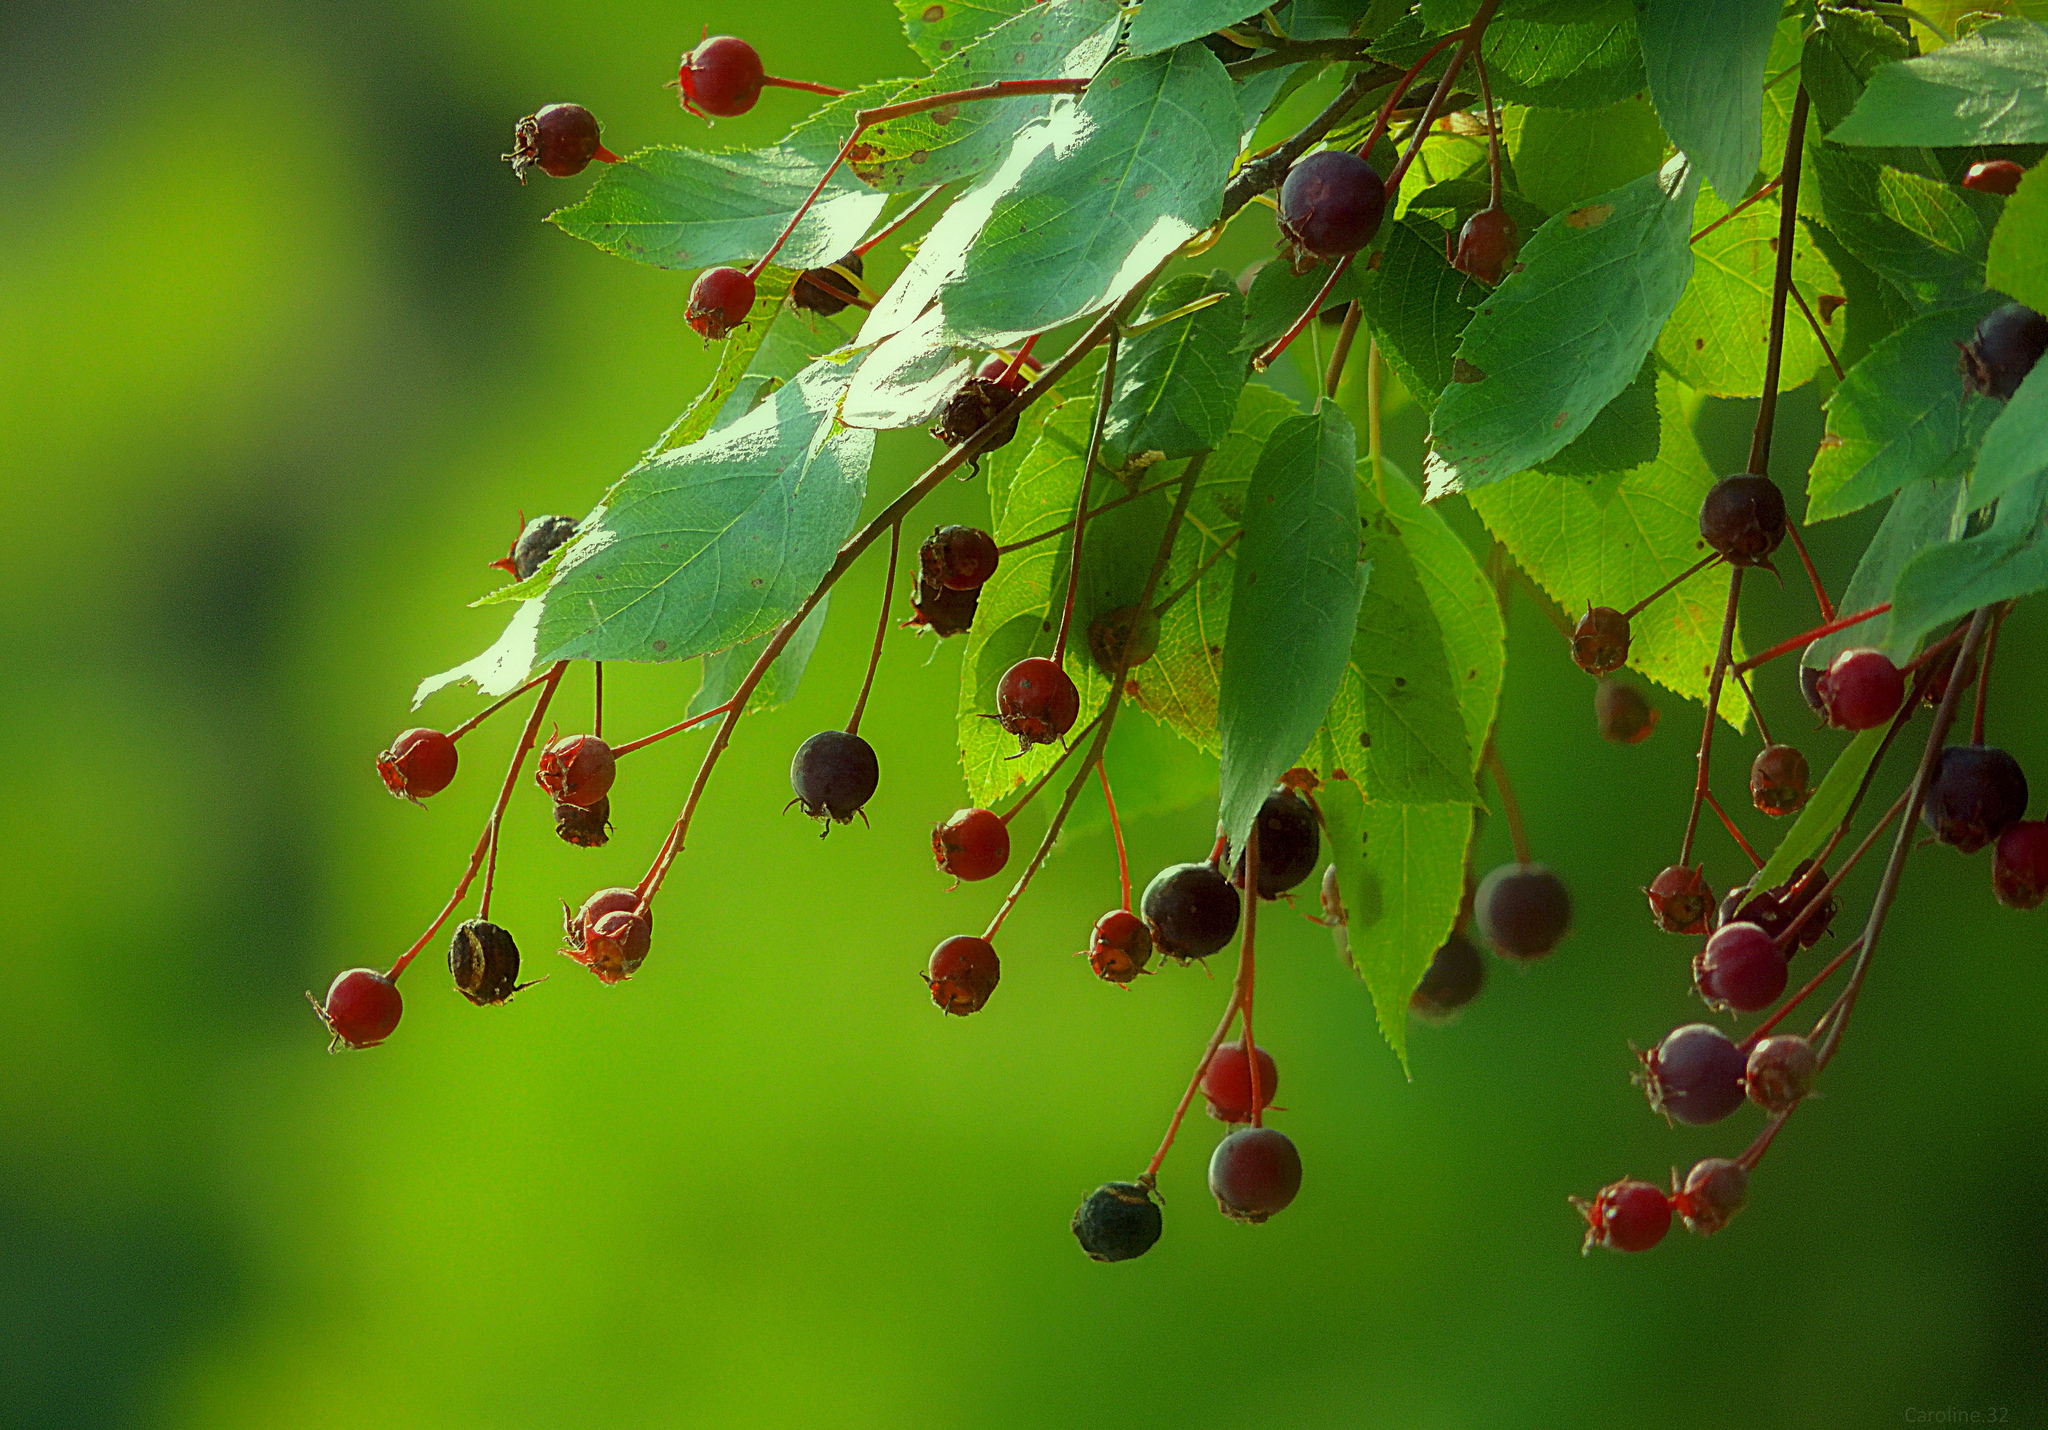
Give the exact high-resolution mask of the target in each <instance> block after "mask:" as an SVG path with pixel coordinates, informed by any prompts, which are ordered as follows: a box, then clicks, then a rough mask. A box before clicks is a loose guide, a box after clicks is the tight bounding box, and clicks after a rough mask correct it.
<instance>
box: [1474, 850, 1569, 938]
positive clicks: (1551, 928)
mask: <svg viewBox="0 0 2048 1430" xmlns="http://www.w3.org/2000/svg"><path fill="white" fill-rule="evenodd" d="M1472 911H1473V914H1474V916H1475V917H1476V918H1477V919H1478V921H1479V931H1480V933H1482V934H1484V935H1485V936H1486V941H1487V942H1488V943H1490V944H1492V945H1493V948H1494V951H1495V952H1496V953H1498V954H1500V955H1501V956H1502V957H1503V958H1519V959H1530V958H1541V957H1543V956H1544V955H1545V954H1547V953H1549V952H1550V951H1551V950H1552V949H1554V948H1556V947H1557V944H1558V940H1560V939H1562V938H1563V937H1564V936H1565V933H1566V931H1567V930H1569V929H1570V928H1571V924H1572V896H1571V895H1570V894H1569V893H1568V892H1566V890H1565V887H1564V880H1562V879H1560V878H1558V877H1557V875H1555V874H1553V873H1551V872H1550V870H1548V869H1546V868H1545V867H1544V866H1543V865H1541V864H1503V865H1501V866H1500V867H1499V868H1498V869H1495V870H1494V871H1493V872H1492V873H1490V874H1488V875H1487V876H1486V877H1485V878H1484V879H1483V880H1481V881H1480V884H1479V893H1478V895H1477V897H1476V898H1475V899H1474V901H1473V905H1472Z"/></svg>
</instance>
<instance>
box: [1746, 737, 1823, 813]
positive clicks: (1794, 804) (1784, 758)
mask: <svg viewBox="0 0 2048 1430" xmlns="http://www.w3.org/2000/svg"><path fill="white" fill-rule="evenodd" d="M1811 778H1812V771H1811V770H1809V769H1808V768H1807V764H1806V756H1804V755H1802V754H1800V753H1799V751H1797V750H1795V749H1794V748H1792V746H1790V745H1766V746H1764V747H1763V749H1762V750H1760V751H1758V752H1757V757H1756V759H1755V760H1753V761H1752V762H1751V763H1750V766H1749V802H1750V803H1751V804H1753V805H1755V806H1756V807H1757V809H1758V811H1759V812H1761V813H1763V814H1768V815H1770V816H1771V817H1772V818H1773V819H1776V818H1779V817H1780V816H1783V815H1787V814H1797V813H1798V812H1799V811H1800V810H1801V809H1802V808H1803V807H1804V806H1805V804H1806V796H1807V794H1808V793H1809V792H1810V791H1809V790H1808V787H1807V781H1808V780H1809V779H1811Z"/></svg>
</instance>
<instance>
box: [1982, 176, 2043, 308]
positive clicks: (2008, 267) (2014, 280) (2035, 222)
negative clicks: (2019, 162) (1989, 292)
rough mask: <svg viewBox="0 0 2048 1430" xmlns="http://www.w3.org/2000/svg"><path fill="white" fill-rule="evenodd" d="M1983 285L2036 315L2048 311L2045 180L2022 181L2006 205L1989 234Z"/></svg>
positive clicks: (2031, 179) (2030, 179)
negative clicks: (2010, 298)
mask: <svg viewBox="0 0 2048 1430" xmlns="http://www.w3.org/2000/svg"><path fill="white" fill-rule="evenodd" d="M1984 282H1985V284H1986V285H1987V286H1988V287H1992V288H1996V289H1997V290H1998V291H1999V292H2001V293H2006V294H2010V295H2011V296H2012V298H2013V299H2014V301H2016V302H2020V303H2025V304H2026V305H2027V306H2028V307H2029V308H2032V309H2033V310H2034V311H2036V312H2044V311H2048V180H2038V179H2034V178H2032V177H2031V176H2029V177H2028V178H2025V179H2022V180H2021V181H2020V186H2019V190H2018V191H2017V192H2016V193H2014V194H2013V196H2012V197H2011V198H2009V199H2007V200H2006V201H2005V212H2004V213H2003V214H2001V215H2000V216H1999V219H1998V226H1997V227H1996V228H1994V229H1993V230H1992V231H1991V245H1990V248H1989V250H1988V251H1987V252H1986V255H1985V259H1984Z"/></svg>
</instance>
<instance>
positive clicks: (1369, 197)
mask: <svg viewBox="0 0 2048 1430" xmlns="http://www.w3.org/2000/svg"><path fill="white" fill-rule="evenodd" d="M1386 208H1387V188H1386V185H1385V184H1384V183H1383V182H1382V181H1381V179H1380V175H1379V171H1378V170H1377V169H1375V168H1373V166H1372V165H1370V164H1368V163H1366V162H1365V160H1363V159H1361V158H1360V157H1359V156H1358V155H1356V154H1354V153H1352V152H1351V151H1350V150H1349V149H1325V150H1323V151H1322V152H1321V153H1317V154H1311V155H1309V156H1308V157H1307V158H1305V159H1299V160H1296V161H1295V164H1294V167H1293V168H1291V169H1289V170H1288V171H1287V178H1286V180H1285V181H1284V182H1283V183H1282V184H1281V185H1280V232H1281V233H1283V234H1285V235H1286V236H1287V238H1288V240H1289V241H1290V242H1291V243H1293V244H1294V246H1295V247H1297V248H1299V249H1301V250H1303V251H1304V252H1307V253H1312V254H1314V255H1315V256H1316V257H1318V258H1341V257H1343V256H1344V255H1345V254H1347V253H1356V252H1358V250H1359V249H1361V248H1363V247H1365V246H1366V245H1367V244H1368V243H1371V242H1372V240H1373V235H1375V234H1377V233H1378V232H1379V231H1380V219H1381V217H1382V216H1383V215H1384V214H1385V213H1386Z"/></svg>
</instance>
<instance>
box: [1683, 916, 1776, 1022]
mask: <svg viewBox="0 0 2048 1430" xmlns="http://www.w3.org/2000/svg"><path fill="white" fill-rule="evenodd" d="M1786 977H1787V973H1786V968H1785V955H1784V954H1783V953H1781V952H1779V951H1778V946H1777V945H1776V944H1775V943H1773V942H1771V936H1770V935H1769V934H1767V933H1765V932H1764V931H1763V930H1762V929H1761V928H1759V927H1758V926H1757V925H1755V924H1752V923H1738V924H1724V925H1723V926H1722V927H1720V928H1718V929H1716V930H1715V931H1714V936H1713V937H1712V938H1710V939H1708V940H1707V946H1706V947H1705V948H1703V949H1701V950H1700V951H1699V953H1698V955H1696V956H1695V957H1694V959H1693V961H1692V979H1693V986H1694V987H1695V988H1697V989H1698V990H1699V995H1700V997H1702V998H1704V999H1705V1000H1706V1002H1707V1006H1708V1007H1709V1008H1713V1009H1715V1010H1717V1011H1722V1012H1726V1011H1729V1010H1733V1011H1734V1012H1737V1013H1755V1012H1758V1011H1760V1010H1761V1009H1764V1008H1768V1007H1770V1006H1771V1004H1773V1003H1775V1002H1777V1001H1778V995H1779V994H1780V993H1783V992H1784V991H1785V980H1786Z"/></svg>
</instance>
